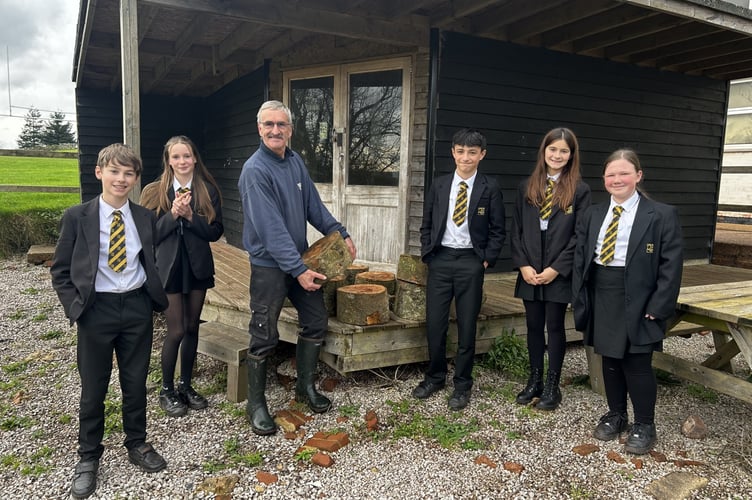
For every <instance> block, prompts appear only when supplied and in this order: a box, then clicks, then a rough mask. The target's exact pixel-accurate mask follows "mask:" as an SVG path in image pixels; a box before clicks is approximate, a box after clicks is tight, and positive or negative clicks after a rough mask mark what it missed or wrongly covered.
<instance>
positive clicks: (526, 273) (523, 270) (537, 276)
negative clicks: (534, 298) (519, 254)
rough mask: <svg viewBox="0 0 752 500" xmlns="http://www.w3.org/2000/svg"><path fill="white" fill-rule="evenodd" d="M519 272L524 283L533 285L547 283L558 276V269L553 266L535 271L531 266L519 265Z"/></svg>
mask: <svg viewBox="0 0 752 500" xmlns="http://www.w3.org/2000/svg"><path fill="white" fill-rule="evenodd" d="M520 274H521V275H522V279H523V280H525V283H527V284H529V285H533V286H538V285H548V284H549V283H551V282H552V281H553V280H555V279H556V277H557V276H559V271H557V270H556V269H554V268H553V267H547V268H545V269H544V270H543V271H541V272H537V271H536V270H535V268H533V267H532V266H522V267H520Z"/></svg>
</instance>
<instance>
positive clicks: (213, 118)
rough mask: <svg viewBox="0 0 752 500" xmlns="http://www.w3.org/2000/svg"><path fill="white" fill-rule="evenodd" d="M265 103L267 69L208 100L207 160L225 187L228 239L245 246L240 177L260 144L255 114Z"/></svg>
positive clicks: (239, 245) (205, 157)
mask: <svg viewBox="0 0 752 500" xmlns="http://www.w3.org/2000/svg"><path fill="white" fill-rule="evenodd" d="M263 102H264V71H263V68H260V69H258V70H256V71H254V72H253V73H251V74H249V75H246V76H244V77H241V78H239V79H237V80H234V81H233V82H232V83H230V84H228V85H226V86H225V87H223V88H222V89H220V90H218V91H217V92H215V93H214V94H212V95H211V96H209V97H208V98H207V99H206V115H205V118H204V134H203V137H204V149H203V151H202V154H203V159H204V163H205V164H206V167H207V168H208V169H209V171H211V173H212V175H213V176H214V178H215V179H216V181H217V183H218V184H219V187H220V189H221V190H222V197H223V201H224V205H223V207H222V216H223V222H224V226H225V237H226V238H227V241H228V242H229V243H230V244H232V245H234V246H237V247H239V248H243V241H242V231H243V210H242V207H241V203H240V196H239V194H238V178H239V177H240V171H241V170H242V168H243V163H245V161H246V160H247V159H248V157H249V156H251V154H253V153H254V152H255V151H256V149H257V148H258V145H259V140H260V138H259V134H258V127H257V126H256V113H257V112H258V109H259V107H261V104H263Z"/></svg>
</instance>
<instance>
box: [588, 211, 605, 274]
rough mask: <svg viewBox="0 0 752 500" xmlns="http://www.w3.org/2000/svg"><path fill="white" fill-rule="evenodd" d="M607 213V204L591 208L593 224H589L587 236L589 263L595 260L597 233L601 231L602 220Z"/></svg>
mask: <svg viewBox="0 0 752 500" xmlns="http://www.w3.org/2000/svg"><path fill="white" fill-rule="evenodd" d="M607 211H608V203H601V204H600V205H596V206H595V207H594V208H593V216H592V219H591V220H592V221H593V222H595V224H593V223H591V224H590V234H588V241H587V243H588V246H587V251H588V262H591V261H592V260H593V259H594V258H595V247H596V245H597V244H598V233H600V231H601V226H602V225H603V219H605V218H606V212H607Z"/></svg>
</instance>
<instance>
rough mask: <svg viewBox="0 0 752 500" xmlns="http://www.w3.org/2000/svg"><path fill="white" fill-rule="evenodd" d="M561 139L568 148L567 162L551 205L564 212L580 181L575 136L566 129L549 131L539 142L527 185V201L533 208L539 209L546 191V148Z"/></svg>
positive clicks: (577, 147)
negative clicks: (536, 156) (533, 166)
mask: <svg viewBox="0 0 752 500" xmlns="http://www.w3.org/2000/svg"><path fill="white" fill-rule="evenodd" d="M559 139H563V140H564V142H566V143H567V146H569V151H570V155H569V161H568V162H567V164H566V165H565V166H564V168H563V169H562V171H561V175H560V176H559V180H558V182H557V183H556V189H555V190H554V199H553V204H554V205H558V206H559V207H560V208H561V209H562V210H565V209H566V208H567V207H568V206H570V205H571V204H572V201H573V200H574V195H575V192H576V191H577V183H578V182H579V181H580V146H579V144H578V143H577V136H575V135H574V132H572V131H571V130H569V129H568V128H564V127H559V128H555V129H553V130H550V131H549V132H548V133H547V134H546V136H545V137H544V138H543V141H541V144H540V147H539V148H538V160H537V162H536V163H535V168H534V169H533V173H532V174H530V179H529V180H528V183H527V201H528V203H530V204H531V205H533V206H536V207H540V206H541V205H543V199H544V197H545V191H546V179H547V178H548V174H547V172H546V156H545V154H546V148H547V147H548V145H549V144H551V143H552V142H554V141H558V140H559Z"/></svg>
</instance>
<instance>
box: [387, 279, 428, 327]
mask: <svg viewBox="0 0 752 500" xmlns="http://www.w3.org/2000/svg"><path fill="white" fill-rule="evenodd" d="M394 314H396V315H397V316H399V317H400V318H404V319H409V320H413V321H423V320H425V319H426V287H424V286H421V285H418V284H416V283H410V282H409V281H402V280H397V293H396V297H395V299H394Z"/></svg>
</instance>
